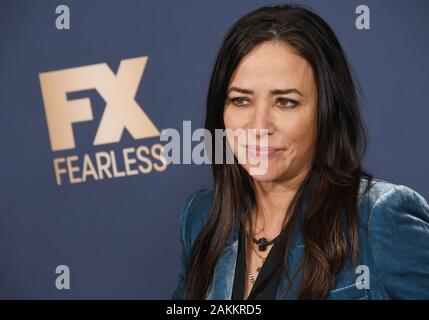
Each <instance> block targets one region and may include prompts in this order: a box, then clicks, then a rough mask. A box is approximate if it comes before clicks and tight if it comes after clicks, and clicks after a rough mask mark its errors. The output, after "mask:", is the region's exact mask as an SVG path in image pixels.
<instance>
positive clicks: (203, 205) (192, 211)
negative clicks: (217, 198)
mask: <svg viewBox="0 0 429 320" xmlns="http://www.w3.org/2000/svg"><path fill="white" fill-rule="evenodd" d="M212 202H213V191H212V190H211V189H208V188H206V189H200V190H198V191H195V192H193V193H192V194H190V195H189V196H188V198H187V200H186V202H185V205H184V207H183V209H182V212H181V214H180V233H181V237H182V239H183V240H184V241H185V245H186V247H188V248H190V247H191V245H192V242H193V239H195V238H196V236H197V235H198V233H199V231H200V229H201V228H202V226H203V225H204V223H205V221H206V219H207V216H208V213H209V211H210V209H211V205H212Z"/></svg>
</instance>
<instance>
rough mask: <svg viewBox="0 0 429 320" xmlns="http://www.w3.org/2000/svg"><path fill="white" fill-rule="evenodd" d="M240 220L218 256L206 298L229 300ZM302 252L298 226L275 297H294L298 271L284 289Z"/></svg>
mask: <svg viewBox="0 0 429 320" xmlns="http://www.w3.org/2000/svg"><path fill="white" fill-rule="evenodd" d="M239 228H240V222H239V221H237V222H236V223H234V225H233V229H232V231H231V234H230V237H229V239H228V241H227V243H226V245H225V247H224V249H223V250H222V253H221V255H220V256H219V259H218V262H217V264H216V266H215V270H214V273H213V278H212V282H211V284H210V287H209V290H208V295H207V299H208V300H231V297H232V289H233V285H234V276H235V267H236V263H237V255H238V234H239V231H240V230H239ZM303 252H304V245H303V241H302V236H301V233H300V232H299V228H298V227H296V228H295V232H294V235H293V238H292V246H291V249H290V252H289V259H288V263H287V266H286V268H285V270H284V271H285V272H283V274H282V276H281V280H280V284H279V287H278V289H277V295H276V299H278V300H280V299H294V295H295V294H294V292H295V291H296V286H297V284H298V283H299V279H300V273H299V272H297V275H296V278H295V280H294V281H293V284H292V286H291V288H290V290H289V291H288V292H286V291H285V289H286V288H287V286H288V283H289V280H290V279H289V277H290V275H291V272H290V271H291V270H297V267H298V264H299V261H300V260H301V257H302V255H303Z"/></svg>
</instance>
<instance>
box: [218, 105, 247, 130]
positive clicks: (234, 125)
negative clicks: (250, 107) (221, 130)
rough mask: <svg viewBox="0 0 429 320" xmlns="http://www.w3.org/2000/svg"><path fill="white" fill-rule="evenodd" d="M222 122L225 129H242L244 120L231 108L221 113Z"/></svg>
mask: <svg viewBox="0 0 429 320" xmlns="http://www.w3.org/2000/svg"><path fill="white" fill-rule="evenodd" d="M223 122H224V124H225V129H232V130H236V129H242V128H244V127H245V118H244V117H243V115H238V114H237V112H235V111H234V110H232V109H231V108H227V109H226V110H225V112H224V113H223Z"/></svg>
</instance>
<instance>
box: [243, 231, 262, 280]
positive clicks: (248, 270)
mask: <svg viewBox="0 0 429 320" xmlns="http://www.w3.org/2000/svg"><path fill="white" fill-rule="evenodd" d="M244 231H245V234H246V245H245V250H244V251H245V255H246V271H247V273H248V275H249V280H250V282H251V285H252V286H253V285H254V284H255V278H254V277H253V274H252V272H250V269H249V258H248V256H247V255H248V253H247V247H248V244H249V235H248V233H247V223H246V224H245V225H244ZM260 268H261V267H259V268H258V269H260Z"/></svg>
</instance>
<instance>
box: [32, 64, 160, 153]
mask: <svg viewBox="0 0 429 320" xmlns="http://www.w3.org/2000/svg"><path fill="white" fill-rule="evenodd" d="M146 63H147V57H138V58H133V59H126V60H122V61H121V63H120V65H119V68H118V72H117V74H114V73H113V71H112V70H111V69H110V68H109V66H108V65H107V64H106V63H99V64H93V65H89V66H82V67H76V68H70V69H63V70H57V71H51V72H44V73H40V74H39V79H40V86H41V89H42V95H43V101H44V105H45V113H46V118H47V123H48V130H49V138H50V141H51V148H52V151H59V150H67V149H73V148H75V147H76V143H75V140H74V135H73V127H72V125H73V123H77V122H84V121H91V120H93V115H92V109H91V102H90V99H89V98H81V99H75V100H67V93H70V92H74V91H82V90H89V89H96V90H97V91H98V93H99V94H100V95H101V96H102V97H103V99H104V100H105V101H106V107H105V110H104V113H103V115H102V117H101V121H100V124H99V126H98V130H97V133H96V135H95V138H94V142H93V144H94V145H100V144H106V143H115V142H119V141H120V140H121V136H122V133H123V131H124V129H127V130H128V132H129V133H130V134H131V136H132V137H133V138H134V139H142V138H149V137H156V136H159V135H160V132H159V130H158V129H157V128H156V127H155V125H154V124H153V123H152V121H151V120H150V119H149V118H148V116H147V115H146V113H145V112H144V111H143V110H142V109H141V107H140V106H139V105H138V103H137V102H136V100H135V95H136V93H137V90H138V87H139V84H140V81H141V78H142V76H143V71H144V69H145V66H146Z"/></svg>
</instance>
